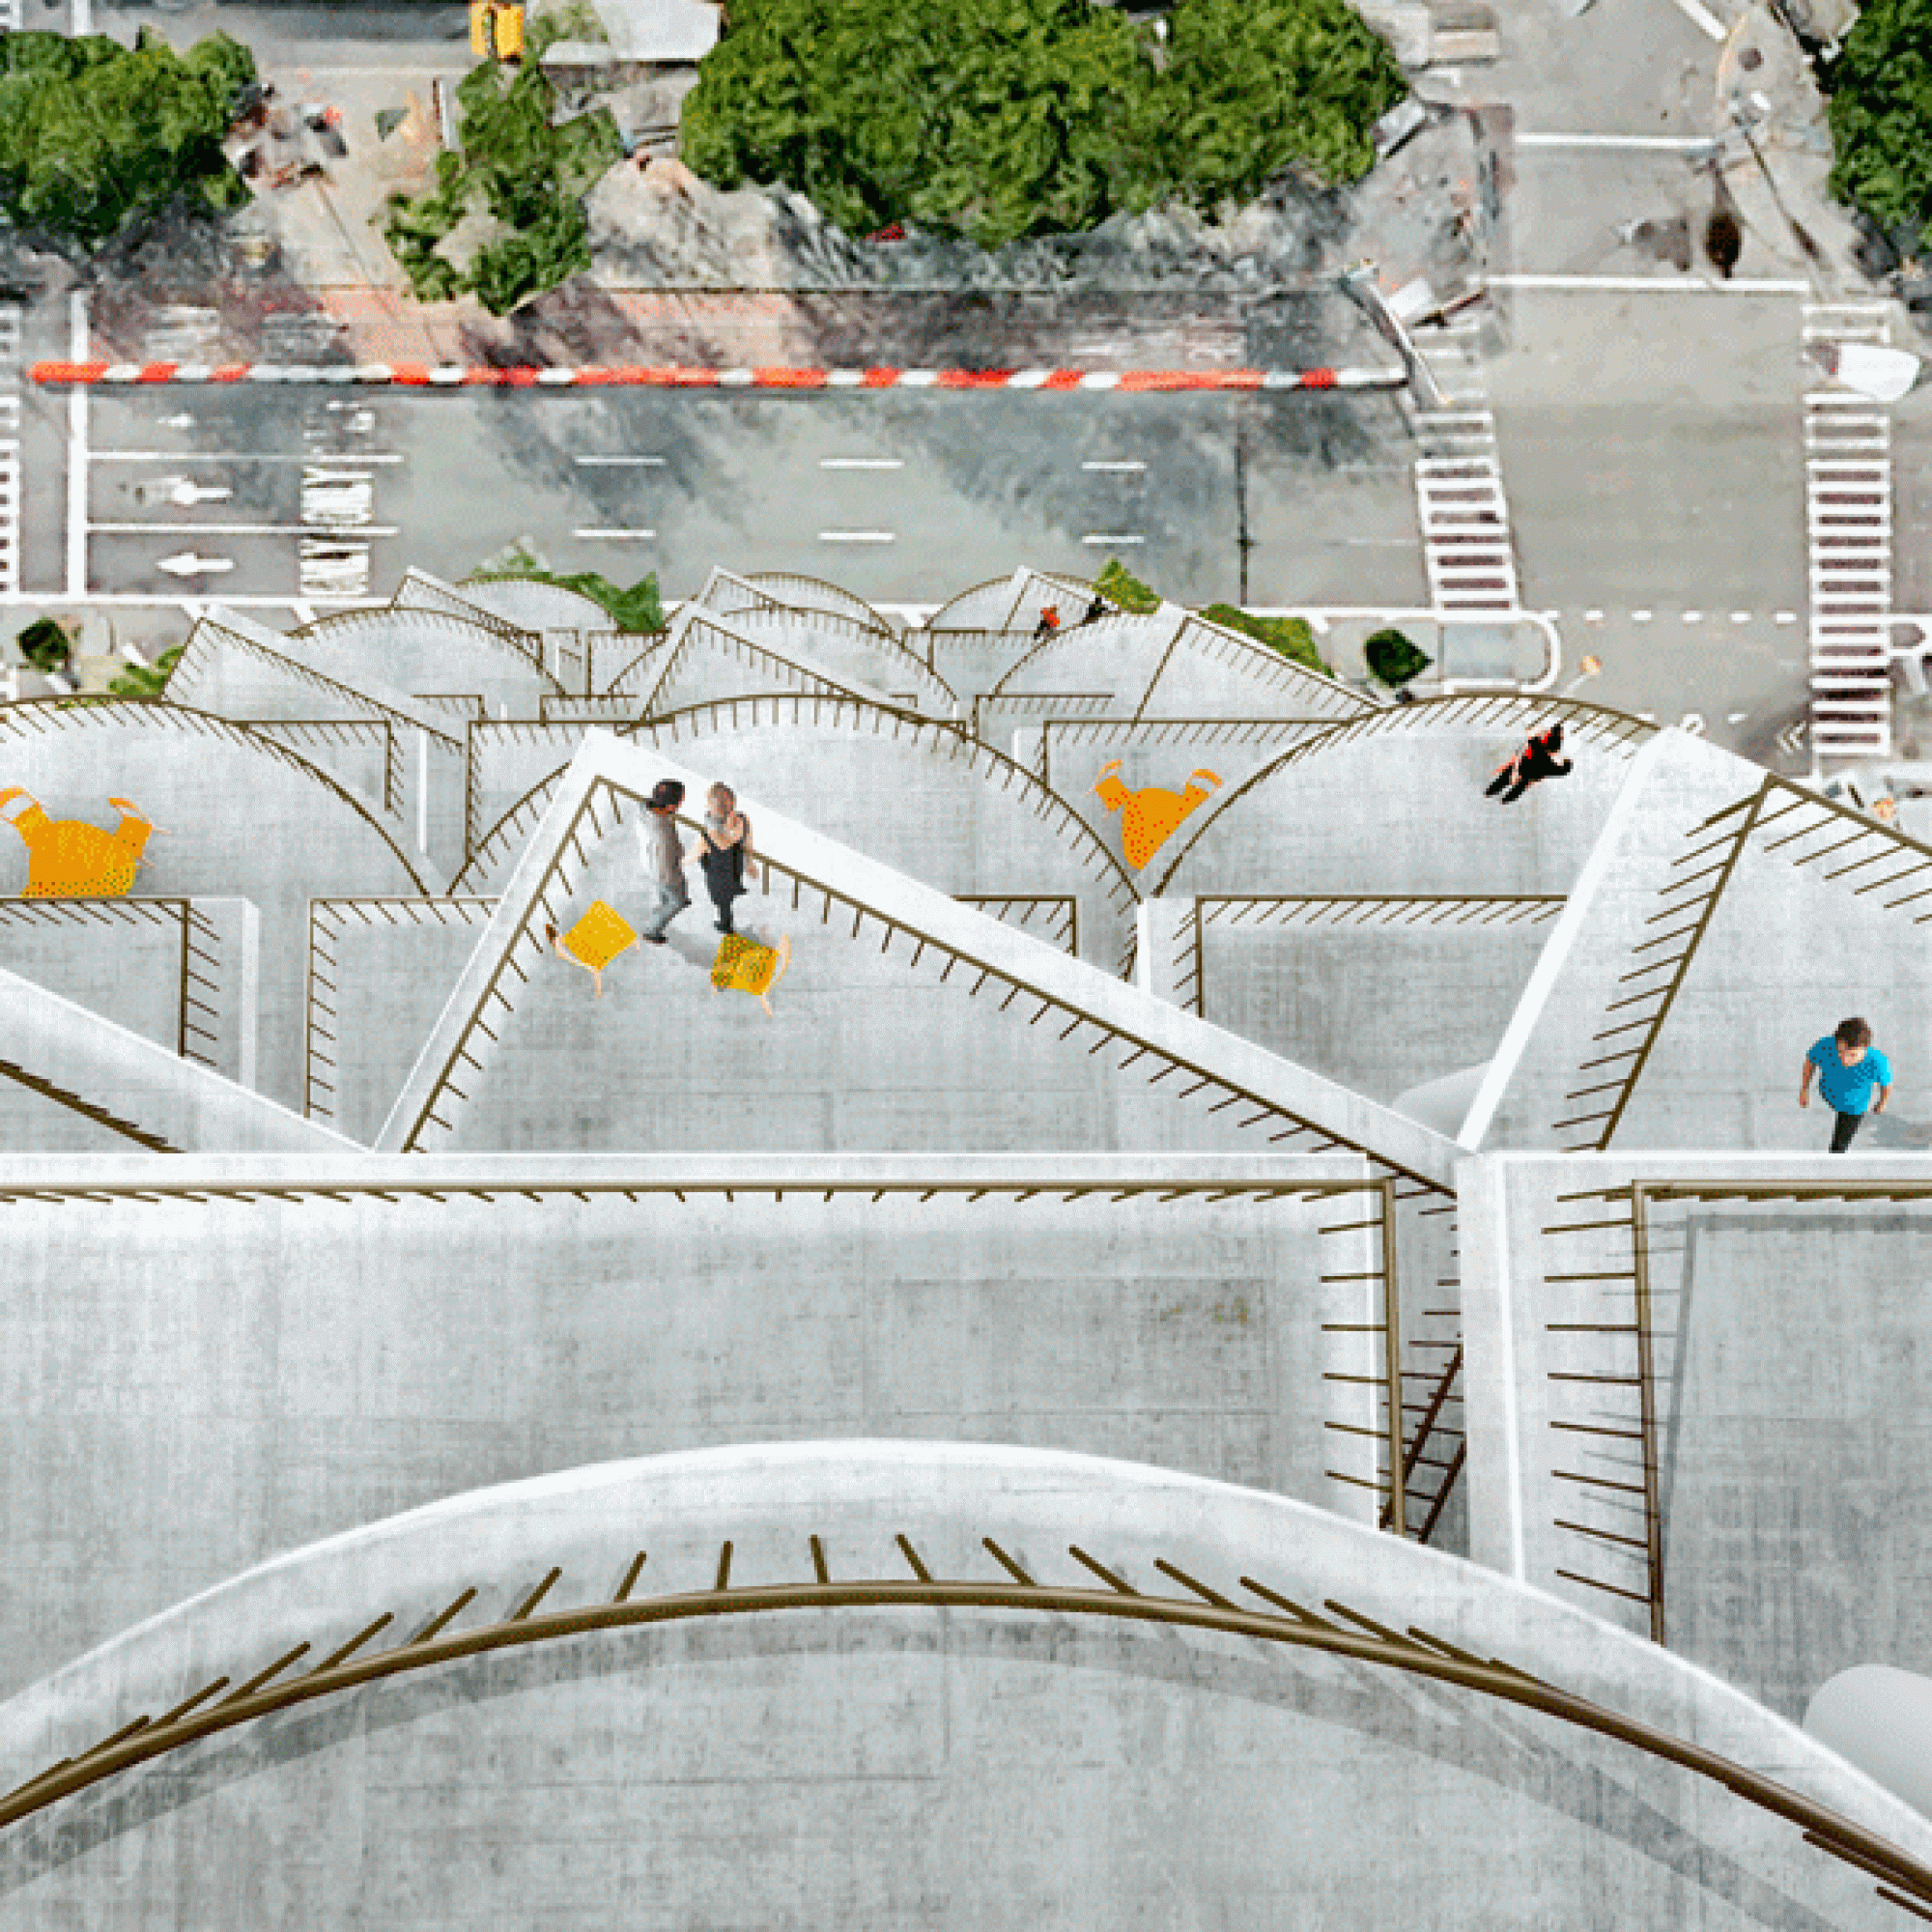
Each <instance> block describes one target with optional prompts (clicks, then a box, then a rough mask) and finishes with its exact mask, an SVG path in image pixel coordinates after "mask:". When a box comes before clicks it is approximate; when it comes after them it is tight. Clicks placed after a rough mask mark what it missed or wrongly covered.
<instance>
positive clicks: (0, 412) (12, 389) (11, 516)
mask: <svg viewBox="0 0 1932 1932" xmlns="http://www.w3.org/2000/svg"><path fill="white" fill-rule="evenodd" d="M0 4H3V0H0ZM5 24H6V20H5V17H4V14H0V26H4V25H5ZM15 24H17V22H16V23H15ZM23 320H24V318H23V317H22V315H21V311H20V309H19V306H18V305H17V304H16V303H0V594H11V593H13V592H14V591H17V590H18V589H19V587H20V343H21V335H22V324H23Z"/></svg>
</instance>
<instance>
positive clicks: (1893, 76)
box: [1820, 0, 1932, 231]
mask: <svg viewBox="0 0 1932 1932" xmlns="http://www.w3.org/2000/svg"><path fill="white" fill-rule="evenodd" d="M1820 77H1821V79H1822V81H1823V84H1824V86H1825V89H1826V91H1827V92H1828V94H1829V96H1830V100H1829V103H1828V106H1827V109H1826V114H1827V119H1828V121H1829V123H1830V125H1831V129H1832V143H1833V148H1834V149H1835V151H1836V158H1835V159H1834V160H1833V165H1832V180H1831V187H1832V192H1833V194H1834V195H1835V196H1837V198H1838V199H1839V200H1840V201H1842V202H1847V203H1849V204H1850V205H1852V206H1853V207H1855V208H1859V209H1862V210H1863V211H1864V213H1866V214H1868V215H1870V216H1871V218H1872V219H1873V220H1874V221H1876V222H1877V223H1878V224H1879V226H1880V227H1881V228H1884V229H1886V230H1888V231H1892V230H1896V229H1900V228H1905V229H1910V230H1914V231H1918V230H1921V229H1923V228H1925V227H1926V226H1928V225H1932V0H1871V4H1870V5H1869V6H1868V7H1866V8H1865V9H1864V11H1863V12H1862V13H1861V14H1860V15H1859V17H1858V20H1857V22H1856V24H1855V25H1854V26H1853V28H1852V30H1851V32H1850V33H1849V34H1847V35H1846V36H1845V40H1844V44H1843V45H1842V46H1841V47H1840V48H1839V50H1838V54H1837V57H1836V58H1835V59H1834V60H1832V61H1830V62H1827V63H1826V64H1825V65H1824V66H1823V68H1822V69H1821V71H1820Z"/></svg>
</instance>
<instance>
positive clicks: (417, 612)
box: [288, 604, 563, 691]
mask: <svg viewBox="0 0 1932 1932" xmlns="http://www.w3.org/2000/svg"><path fill="white" fill-rule="evenodd" d="M401 618H409V619H411V620H412V621H419V622H422V623H424V624H428V625H431V626H433V627H436V628H439V629H440V628H451V629H455V630H459V631H461V632H463V633H464V634H466V635H467V636H468V637H469V638H470V639H475V638H477V637H479V636H480V637H485V638H489V639H492V640H493V641H494V642H496V643H499V644H504V645H506V646H508V648H509V649H510V650H512V651H514V652H515V653H516V654H517V656H518V657H519V658H521V659H522V660H523V661H524V663H525V664H526V665H527V666H528V667H529V668H531V669H532V670H533V671H535V672H536V674H537V675H538V676H539V677H540V678H542V679H543V680H544V682H545V683H546V684H548V685H549V686H550V687H551V688H552V689H553V690H554V691H561V690H562V689H563V687H562V686H561V685H560V684H558V683H557V681H556V679H555V678H554V677H553V676H551V674H550V672H549V671H548V670H546V669H545V668H544V663H543V652H542V650H541V649H539V648H537V647H536V646H535V645H534V644H533V643H532V642H531V641H530V639H531V634H530V633H529V632H527V631H510V632H506V631H502V630H497V629H495V628H493V627H492V626H491V625H490V624H488V623H487V622H485V621H483V620H482V619H480V618H474V617H470V616H469V615H464V616H458V615H457V614H456V612H455V611H435V610H429V609H425V608H424V607H422V606H420V605H414V604H404V605H395V604H384V605H376V606H367V605H365V606H363V607H361V608H360V609H358V610H355V611H329V612H328V613H327V615H325V616H321V617H317V618H315V619H314V620H313V621H312V622H310V623H307V624H299V625H298V626H297V627H296V628H295V629H294V630H293V631H291V632H289V633H288V635H289V636H290V637H292V638H312V637H324V638H327V637H328V636H330V635H332V634H333V633H335V632H337V631H343V630H348V629H351V628H353V627H354V626H355V625H358V624H359V625H361V626H363V627H364V628H365V629H367V628H369V627H370V626H372V625H373V624H380V623H384V622H391V623H393V622H395V621H396V620H398V619H401Z"/></svg>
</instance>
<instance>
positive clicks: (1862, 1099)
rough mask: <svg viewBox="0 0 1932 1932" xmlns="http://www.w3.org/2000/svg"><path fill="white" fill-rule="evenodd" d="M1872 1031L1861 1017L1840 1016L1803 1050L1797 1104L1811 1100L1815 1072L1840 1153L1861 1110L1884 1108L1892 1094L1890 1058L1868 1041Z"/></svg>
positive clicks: (1872, 1111)
mask: <svg viewBox="0 0 1932 1932" xmlns="http://www.w3.org/2000/svg"><path fill="white" fill-rule="evenodd" d="M1871 1037H1872V1035H1871V1028H1870V1027H1868V1026H1867V1025H1866V1024H1865V1023H1864V1021H1863V1020H1840V1021H1839V1022H1838V1029H1837V1031H1836V1032H1835V1033H1832V1034H1827V1035H1826V1036H1825V1037H1824V1038H1823V1039H1821V1040H1820V1041H1819V1042H1818V1044H1817V1045H1816V1046H1814V1047H1813V1048H1812V1049H1811V1051H1810V1052H1809V1053H1807V1054H1806V1055H1805V1056H1804V1078H1803V1079H1802V1080H1801V1081H1800V1082H1799V1083H1798V1104H1799V1105H1800V1106H1801V1107H1808V1106H1809V1105H1810V1104H1811V1076H1812V1074H1813V1073H1816V1074H1817V1076H1818V1097H1819V1098H1820V1099H1822V1100H1823V1101H1824V1103H1825V1104H1826V1106H1828V1107H1830V1108H1832V1109H1833V1112H1835V1113H1836V1115H1837V1117H1838V1118H1837V1121H1836V1122H1835V1123H1834V1124H1833V1128H1832V1151H1833V1153H1843V1152H1844V1151H1845V1150H1846V1149H1847V1148H1849V1147H1850V1146H1851V1144H1852V1136H1853V1135H1854V1134H1856V1133H1857V1132H1858V1130H1859V1128H1860V1127H1861V1125H1862V1124H1863V1122H1864V1118H1865V1116H1866V1115H1867V1114H1882V1113H1884V1112H1885V1103H1886V1102H1887V1101H1888V1100H1889V1099H1890V1097H1891V1062H1890V1061H1889V1060H1888V1059H1887V1058H1886V1057H1885V1055H1884V1054H1882V1053H1881V1052H1880V1051H1879V1050H1878V1048H1877V1047H1875V1046H1874V1045H1873V1044H1872V1043H1871ZM1874 1090H1876V1092H1877V1094H1878V1098H1877V1099H1876V1100H1874V1099H1873V1098H1872V1094H1873V1092H1874Z"/></svg>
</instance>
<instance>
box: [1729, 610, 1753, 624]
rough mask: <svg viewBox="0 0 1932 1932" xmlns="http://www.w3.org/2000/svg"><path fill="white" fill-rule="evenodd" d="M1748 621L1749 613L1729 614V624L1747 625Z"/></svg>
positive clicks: (1749, 618) (1735, 612) (1734, 612)
mask: <svg viewBox="0 0 1932 1932" xmlns="http://www.w3.org/2000/svg"><path fill="white" fill-rule="evenodd" d="M1750 620H1751V613H1750V612H1749V611H1732V612H1731V622H1732V623H1734V624H1748V623H1749V622H1750Z"/></svg>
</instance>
